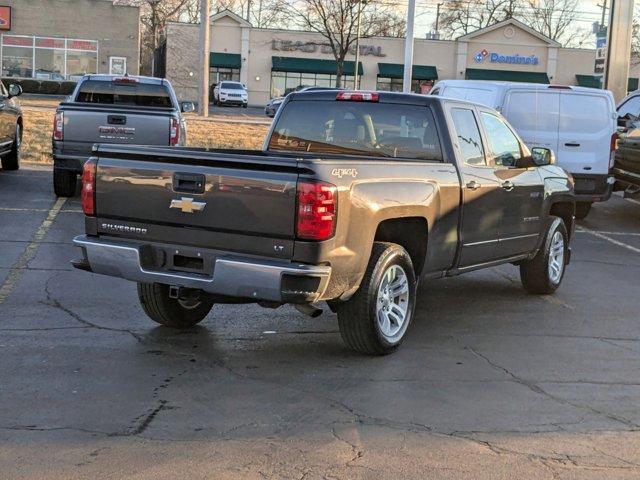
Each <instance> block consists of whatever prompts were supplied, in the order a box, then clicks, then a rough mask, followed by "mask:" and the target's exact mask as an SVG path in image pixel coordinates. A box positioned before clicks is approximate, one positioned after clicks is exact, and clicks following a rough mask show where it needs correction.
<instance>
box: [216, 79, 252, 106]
mask: <svg viewBox="0 0 640 480" xmlns="http://www.w3.org/2000/svg"><path fill="white" fill-rule="evenodd" d="M213 103H214V104H215V105H242V107H244V108H247V105H248V103H249V94H248V93H247V88H246V87H245V86H244V85H243V84H242V83H240V82H228V81H225V82H220V83H219V84H218V85H216V86H215V88H214V89H213Z"/></svg>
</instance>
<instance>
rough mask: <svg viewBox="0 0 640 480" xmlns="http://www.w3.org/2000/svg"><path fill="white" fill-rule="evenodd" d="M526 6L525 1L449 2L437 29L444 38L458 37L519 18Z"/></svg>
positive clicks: (478, 0)
mask: <svg viewBox="0 0 640 480" xmlns="http://www.w3.org/2000/svg"><path fill="white" fill-rule="evenodd" d="M526 6H527V2H526V0H451V1H449V2H447V3H445V8H444V10H443V11H442V13H441V14H440V18H439V22H438V23H439V29H440V30H441V31H442V32H443V34H444V36H445V37H446V38H454V37H459V36H462V35H466V34H468V33H471V32H475V31H476V30H480V29H481V28H485V27H488V26H489V25H493V24H494V23H498V22H501V21H503V20H507V19H509V18H513V17H521V16H522V14H523V11H524V8H526Z"/></svg>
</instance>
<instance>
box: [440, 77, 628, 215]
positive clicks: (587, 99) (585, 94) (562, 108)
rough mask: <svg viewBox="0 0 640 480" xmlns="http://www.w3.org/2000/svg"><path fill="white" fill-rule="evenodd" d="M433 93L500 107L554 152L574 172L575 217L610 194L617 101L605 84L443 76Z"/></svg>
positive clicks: (532, 141)
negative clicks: (602, 86) (588, 85)
mask: <svg viewBox="0 0 640 480" xmlns="http://www.w3.org/2000/svg"><path fill="white" fill-rule="evenodd" d="M431 93H432V95H440V96H445V97H451V98H458V99H465V100H470V101H474V102H478V103H481V104H483V105H487V106H490V107H492V108H495V109H497V110H499V111H500V112H501V113H502V114H503V115H504V116H505V118H507V120H509V122H510V123H511V124H512V125H513V126H514V127H515V128H516V130H517V131H518V133H519V134H520V135H522V138H523V140H524V142H525V143H526V144H527V145H528V146H529V147H535V146H542V147H546V148H550V149H552V150H554V151H555V152H556V155H557V161H558V165H559V166H561V167H563V168H564V169H565V170H567V171H568V172H570V173H571V175H573V177H574V180H575V192H576V201H577V204H576V217H577V218H584V217H586V216H587V215H588V213H589V211H590V210H591V205H592V204H593V203H594V202H602V201H605V200H608V199H609V197H610V196H611V191H612V185H613V182H614V178H613V176H612V175H611V174H610V172H609V170H610V168H611V167H612V166H613V158H614V152H615V143H616V138H617V127H616V120H615V119H616V114H615V103H614V100H613V95H612V93H611V92H609V91H608V90H599V89H593V88H583V87H570V86H560V85H541V84H527V83H510V82H485V81H476V80H443V81H441V82H438V83H437V84H436V85H435V86H434V88H433V90H432V92H431Z"/></svg>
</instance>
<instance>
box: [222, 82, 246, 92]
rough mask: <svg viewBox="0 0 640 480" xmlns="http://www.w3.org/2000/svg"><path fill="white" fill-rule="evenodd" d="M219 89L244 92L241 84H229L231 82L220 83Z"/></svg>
mask: <svg viewBox="0 0 640 480" xmlns="http://www.w3.org/2000/svg"><path fill="white" fill-rule="evenodd" d="M220 88H224V89H225V90H244V87H243V86H242V84H241V83H231V82H222V83H221V84H220Z"/></svg>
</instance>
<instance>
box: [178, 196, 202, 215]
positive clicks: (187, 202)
mask: <svg viewBox="0 0 640 480" xmlns="http://www.w3.org/2000/svg"><path fill="white" fill-rule="evenodd" d="M206 205H207V202H196V201H194V200H193V198H189V197H182V198H181V199H180V200H171V205H169V208H179V209H180V210H182V212H183V213H193V212H201V211H202V210H204V207H205V206H206Z"/></svg>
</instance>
